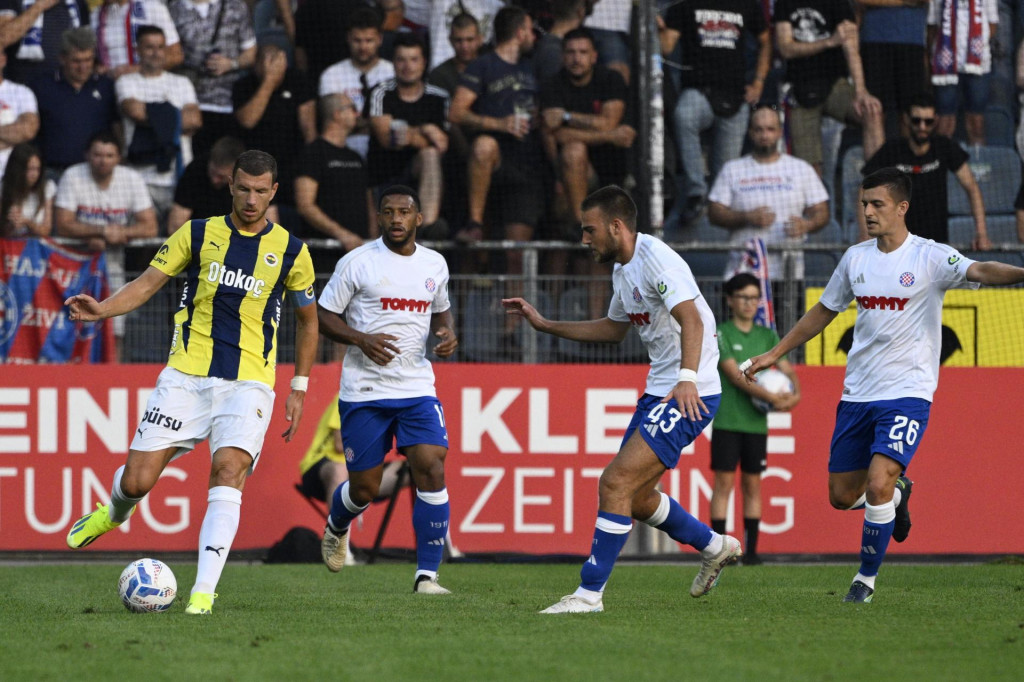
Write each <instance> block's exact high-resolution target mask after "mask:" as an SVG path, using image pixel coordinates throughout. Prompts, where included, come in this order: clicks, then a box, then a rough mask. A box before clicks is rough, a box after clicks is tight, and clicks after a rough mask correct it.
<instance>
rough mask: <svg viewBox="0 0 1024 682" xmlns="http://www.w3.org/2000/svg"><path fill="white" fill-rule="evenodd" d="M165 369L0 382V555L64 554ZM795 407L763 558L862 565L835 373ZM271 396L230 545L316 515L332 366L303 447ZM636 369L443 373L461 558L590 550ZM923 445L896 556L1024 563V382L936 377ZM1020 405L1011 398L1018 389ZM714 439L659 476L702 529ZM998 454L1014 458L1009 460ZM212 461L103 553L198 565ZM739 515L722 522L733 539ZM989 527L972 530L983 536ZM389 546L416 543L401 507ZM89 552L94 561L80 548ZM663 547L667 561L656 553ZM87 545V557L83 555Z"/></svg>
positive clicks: (992, 376)
mask: <svg viewBox="0 0 1024 682" xmlns="http://www.w3.org/2000/svg"><path fill="white" fill-rule="evenodd" d="M160 369H161V366H158V365H132V366H116V365H91V366H90V365H76V366H7V367H5V368H4V370H3V378H2V380H0V551H17V550H32V551H38V550H64V549H66V546H65V544H64V536H65V534H66V532H67V528H68V525H69V524H70V523H71V522H72V521H73V520H74V519H75V518H77V517H78V516H80V515H81V514H83V513H84V512H86V511H88V510H90V509H91V508H93V507H94V506H95V503H96V501H102V502H106V501H107V496H108V494H109V487H110V483H111V479H112V476H113V473H114V470H115V469H116V468H117V467H118V466H120V465H121V464H122V463H123V462H124V459H125V454H126V452H127V448H128V444H129V443H130V442H131V436H132V433H133V432H134V431H135V428H136V427H137V426H138V422H139V419H140V418H141V415H142V413H143V411H144V408H145V403H146V398H147V396H148V394H149V392H150V391H151V390H152V387H153V385H154V383H155V381H156V378H157V375H158V374H159V371H160ZM798 371H799V374H800V380H801V384H802V387H803V393H804V395H803V400H802V401H801V403H800V405H799V407H798V408H797V409H796V410H795V411H794V412H793V413H792V414H777V415H772V416H771V418H770V422H769V424H770V434H769V443H768V450H769V455H768V471H767V472H766V473H765V478H764V485H763V499H764V517H763V530H762V534H761V543H760V549H761V551H762V552H764V553H853V552H855V551H856V549H857V547H856V543H857V539H856V538H857V537H859V536H858V532H859V528H860V526H861V523H862V520H863V514H862V512H839V511H835V510H833V509H832V508H831V507H830V506H829V505H828V495H827V470H826V465H827V460H828V446H829V441H830V438H831V435H832V426H833V422H834V415H835V406H836V401H837V400H838V398H839V395H840V392H841V390H842V377H843V369H842V368H839V367H800V368H798ZM278 372H279V375H280V376H279V377H278V387H279V388H278V401H277V404H276V406H275V418H274V421H273V422H272V426H271V428H270V431H269V433H268V434H267V439H266V442H265V444H264V450H263V454H262V456H261V457H260V460H259V466H258V467H257V469H256V472H255V474H254V475H253V476H252V477H251V478H250V479H249V481H248V483H247V484H246V487H245V492H244V497H243V505H242V520H241V525H240V527H239V532H238V536H237V538H236V540H235V544H234V547H235V548H236V549H256V548H264V547H269V546H270V545H271V544H273V543H274V542H276V541H277V540H279V539H280V538H281V537H282V536H283V535H284V534H285V533H286V532H287V531H288V529H289V528H291V527H293V526H307V527H310V528H314V529H316V530H317V531H318V532H319V531H320V529H321V528H322V525H323V519H322V517H320V516H319V514H318V513H317V511H316V510H315V509H314V508H313V507H312V506H310V504H309V503H308V502H307V501H306V500H305V499H304V498H302V496H301V495H300V494H299V493H298V492H296V490H295V488H294V485H295V483H297V482H298V480H299V471H298V462H299V460H300V459H301V457H302V455H303V454H304V452H305V450H306V448H307V446H308V445H309V441H310V439H311V437H312V435H313V431H314V427H315V426H316V422H317V419H318V418H319V417H320V414H321V413H322V411H323V409H324V408H325V406H326V405H327V404H329V403H330V401H332V400H333V399H334V397H335V393H336V391H337V380H338V370H337V368H334V367H318V368H316V369H315V370H314V372H313V377H312V379H311V382H310V391H309V394H308V395H307V398H306V412H305V414H304V417H303V421H302V425H301V428H300V431H299V434H298V436H297V438H296V439H295V440H294V441H293V442H292V443H288V444H286V443H285V442H284V441H283V439H282V438H281V436H280V434H281V433H282V432H283V431H284V430H285V428H286V422H285V421H284V416H283V407H284V400H285V397H286V395H287V391H288V380H289V379H290V378H291V375H292V368H291V367H287V366H281V367H279V369H278ZM645 372H646V368H645V367H641V366H635V365H633V366H623V365H589V366H588V365H533V366H523V365H460V364H439V365H438V366H437V367H436V373H437V387H438V394H439V396H440V398H441V401H442V402H443V404H444V408H445V418H446V421H447V427H448V433H449V440H450V443H451V450H450V452H449V454H448V460H447V485H448V490H449V494H450V498H451V507H452V536H453V539H454V542H455V544H456V545H457V546H458V547H459V549H460V550H462V551H464V552H469V553H473V552H513V553H528V554H583V553H585V552H586V551H587V548H588V546H589V542H590V539H591V535H592V532H593V522H594V516H595V512H596V510H597V481H598V477H599V476H600V472H601V470H602V468H603V467H604V466H605V465H606V464H607V463H608V461H609V460H610V459H611V457H612V456H613V455H614V453H615V452H616V451H617V450H618V446H619V440H620V438H621V437H622V433H623V429H624V428H625V426H626V424H627V422H628V421H629V417H630V415H631V413H632V410H633V406H634V403H635V401H636V399H637V397H638V391H639V390H642V386H643V379H644V376H645ZM941 372H942V378H941V381H940V388H939V391H938V393H937V396H936V398H937V399H936V403H935V405H934V406H933V409H932V416H931V420H930V422H929V427H928V431H927V433H926V434H925V436H924V441H923V444H922V446H921V448H920V450H919V451H918V453H917V456H916V457H915V459H914V462H913V463H912V465H911V467H910V470H909V475H910V477H911V478H912V479H914V480H915V482H916V484H915V487H914V493H915V494H914V499H913V520H914V531H913V533H912V534H911V536H910V539H909V540H908V541H907V542H906V543H904V544H902V545H893V546H891V547H890V551H892V552H897V553H910V554H990V553H1024V515H1021V514H1019V513H1017V509H1016V507H1017V506H1018V505H1017V501H1019V500H1020V489H1021V486H1022V484H1024V459H1022V458H1020V457H1017V456H1016V452H1015V451H1014V446H1013V445H1012V443H1013V442H1015V441H1016V438H1014V437H1013V435H1014V433H1015V429H1016V425H1017V423H1018V415H1017V412H1018V409H1017V404H1016V401H1015V400H1008V399H1007V393H1006V391H1007V387H1019V386H1021V385H1024V369H989V368H943V369H942V370H941ZM1013 390H1016V388H1014V389H1013ZM712 430H713V425H712V428H711V429H709V430H708V432H706V433H705V434H704V435H703V436H702V437H701V438H699V439H698V440H697V442H696V443H694V444H693V445H692V446H691V447H690V448H689V449H688V450H687V451H685V452H684V454H683V457H682V458H681V459H680V464H679V467H678V469H676V470H675V471H672V472H669V473H667V474H666V475H665V478H664V479H663V489H664V490H665V491H666V492H668V493H669V494H671V495H672V496H673V497H675V498H677V499H678V500H679V501H680V502H681V503H682V505H683V506H684V507H686V508H687V509H689V510H691V511H692V512H693V513H695V514H696V515H698V516H699V517H700V518H701V519H702V520H704V521H707V520H708V501H709V499H710V495H711V481H712V476H711V472H710V470H709V467H708V464H709V457H710V455H709V449H710V448H709V442H710V441H709V438H710V437H711V436H712ZM1008 444H1009V445H1008ZM208 473H209V450H208V449H207V448H206V446H205V445H203V446H201V447H200V448H199V449H197V450H196V451H195V452H193V453H191V454H189V455H186V456H184V457H182V458H180V459H178V460H176V461H175V462H173V463H172V464H171V465H170V466H169V467H168V469H167V470H166V472H165V473H164V479H163V480H161V481H160V483H159V484H158V485H157V487H156V489H155V490H154V491H153V492H152V493H151V494H150V495H149V497H148V498H147V499H146V500H144V502H143V503H142V504H141V505H140V509H139V510H138V513H136V514H135V515H134V516H133V517H132V518H131V520H130V521H129V522H128V523H126V524H124V526H122V528H121V529H118V530H116V531H113V532H112V533H111V534H110V536H108V537H104V538H103V539H102V540H101V541H99V542H97V543H96V544H95V545H93V548H95V549H97V550H107V551H116V550H137V551H149V550H164V551H171V550H173V551H181V550H193V549H194V548H195V543H196V541H197V540H196V538H197V536H198V530H199V525H200V524H201V522H202V518H203V514H204V513H205V510H206V487H207V477H208ZM740 502H741V500H740V499H736V500H735V504H734V505H733V511H732V518H731V520H730V521H731V527H732V528H739V529H740V530H737V531H735V532H738V533H741V532H742V530H741V529H742V519H741V509H742V508H741V507H740V506H739V504H740ZM384 506H385V505H383V504H378V505H373V506H371V508H370V510H369V511H368V512H367V513H366V514H364V518H363V519H362V523H361V526H357V527H356V529H355V531H354V533H353V538H352V541H353V544H355V545H356V546H361V547H366V546H369V545H372V542H373V538H374V535H375V533H376V531H377V528H378V525H379V523H380V520H381V518H382V516H383V511H384ZM979 523H981V524H982V525H983V527H985V528H987V529H989V530H990V532H985V533H978V524H979ZM384 545H385V546H389V547H412V545H413V536H412V529H411V503H410V498H409V497H408V493H407V492H404V493H402V497H401V499H400V500H399V504H398V506H397V508H396V512H395V514H394V517H393V519H392V521H391V523H390V525H389V527H388V529H387V534H386V536H385V540H384ZM91 549H92V548H90V550H91ZM655 549H656V550H657V551H674V550H675V548H674V546H671V547H670V546H667V545H662V546H657V547H655ZM90 550H85V551H90Z"/></svg>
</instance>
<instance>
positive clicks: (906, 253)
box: [819, 234, 979, 402]
mask: <svg viewBox="0 0 1024 682" xmlns="http://www.w3.org/2000/svg"><path fill="white" fill-rule="evenodd" d="M876 243H877V242H876V240H874V239H872V240H869V241H866V242H861V243H860V244H857V245H855V246H852V247H850V248H849V249H847V251H846V253H845V254H843V257H842V259H841V260H840V261H839V265H838V266H837V267H836V270H835V272H834V273H833V274H832V278H831V279H830V280H829V282H828V286H826V287H825V291H824V293H823V294H822V295H821V299H820V301H819V302H820V303H821V304H822V305H823V306H825V307H826V308H828V309H829V310H833V311H836V312H842V311H844V310H846V308H847V306H848V305H849V304H850V302H851V301H854V300H856V301H857V322H856V324H855V325H854V328H853V346H852V347H851V348H850V353H849V356H848V358H847V361H846V379H845V382H844V385H843V397H842V399H843V400H846V401H849V402H871V401H876V400H893V399H896V398H923V399H924V400H931V399H932V395H933V394H934V393H935V387H936V386H937V385H938V381H939V351H940V349H941V347H942V299H943V297H944V296H945V294H946V291H947V290H949V289H977V288H978V286H979V285H978V284H977V283H975V282H969V281H968V280H967V268H968V267H969V266H970V265H971V263H973V262H974V261H972V260H971V259H969V258H965V257H964V256H962V255H961V254H959V253H958V252H957V251H956V249H954V248H952V247H950V246H946V245H945V244H938V243H936V242H933V241H932V240H930V239H924V238H922V237H918V236H917V235H913V234H911V235H909V236H908V237H907V239H906V241H904V242H903V244H902V245H900V247H899V248H897V249H896V250H895V251H892V252H890V253H882V252H881V251H879V250H878V247H877V246H876Z"/></svg>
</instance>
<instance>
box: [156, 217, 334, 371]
mask: <svg viewBox="0 0 1024 682" xmlns="http://www.w3.org/2000/svg"><path fill="white" fill-rule="evenodd" d="M149 264H150V265H151V266H152V267H154V268H156V269H157V270H159V271H160V272H162V273H164V274H165V275H168V276H170V277H174V276H175V275H177V274H178V273H179V272H184V273H185V287H184V291H183V292H182V295H181V303H180V307H179V308H178V312H177V313H176V314H175V315H174V336H173V337H172V338H171V351H170V357H169V358H168V360H167V365H168V366H169V367H173V368H175V369H177V370H179V371H181V372H184V373H185V374H191V375H193V376H208V377H221V378H222V379H231V380H238V381H258V382H260V383H263V384H266V385H267V386H269V387H271V388H273V387H274V378H275V377H274V374H275V367H276V365H277V327H278V324H280V321H281V306H282V302H283V300H284V293H285V291H292V292H296V293H295V301H296V303H297V305H299V306H305V305H309V304H311V303H313V302H314V301H316V297H315V295H314V293H313V281H314V279H315V275H314V272H313V261H312V259H311V258H310V256H309V249H308V248H306V245H305V244H303V243H302V242H301V241H300V240H298V239H297V238H295V237H293V236H292V235H290V234H289V233H288V231H287V230H285V229H284V228H283V227H281V226H280V225H278V224H276V223H271V222H268V223H267V226H266V227H265V228H264V229H263V230H262V231H260V232H259V233H256V234H249V233H246V232H241V231H239V230H238V228H236V227H235V226H234V224H233V223H232V222H231V217H230V216H219V217H216V218H208V219H203V220H190V221H189V222H187V223H185V224H184V225H182V226H181V228H180V229H178V230H177V231H176V232H175V233H174V234H172V235H171V236H170V237H169V238H168V239H167V241H166V242H164V244H163V246H161V247H160V249H159V250H158V251H157V253H156V255H155V256H153V260H152V261H150V263H149Z"/></svg>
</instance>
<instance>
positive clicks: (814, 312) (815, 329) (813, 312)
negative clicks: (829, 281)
mask: <svg viewBox="0 0 1024 682" xmlns="http://www.w3.org/2000/svg"><path fill="white" fill-rule="evenodd" d="M838 314H839V313H837V312H836V311H834V310H829V309H828V308H826V307H825V306H823V305H822V304H820V303H815V304H814V307H813V308H811V309H810V310H808V311H807V312H806V313H805V314H804V316H803V317H801V318H800V321H799V322H797V323H796V325H794V327H793V328H792V329H791V330H790V331H789V333H788V334H786V335H785V336H783V337H782V340H781V341H779V342H778V343H777V344H775V347H774V348H772V349H771V350H770V351H768V352H767V353H762V354H761V355H755V356H754V357H752V358H750V359H749V360H747V361H746V362H744V363H742V364H741V365H740V367H739V369H740V371H741V372H743V375H744V376H745V377H746V379H747V381H754V375H756V374H757V373H758V372H760V371H761V370H765V369H768V368H769V367H771V366H772V365H775V364H776V363H778V362H779V358H781V357H783V356H784V355H786V354H787V353H789V352H790V351H791V350H793V349H794V348H797V347H798V346H802V345H804V344H805V343H807V342H808V341H810V340H811V339H813V338H814V337H815V336H817V335H818V334H820V333H821V332H822V331H823V330H824V329H825V327H827V326H828V325H829V324H830V323H831V322H832V320H834V319H836V315H838Z"/></svg>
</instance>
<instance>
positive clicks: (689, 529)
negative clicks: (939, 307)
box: [502, 186, 742, 613]
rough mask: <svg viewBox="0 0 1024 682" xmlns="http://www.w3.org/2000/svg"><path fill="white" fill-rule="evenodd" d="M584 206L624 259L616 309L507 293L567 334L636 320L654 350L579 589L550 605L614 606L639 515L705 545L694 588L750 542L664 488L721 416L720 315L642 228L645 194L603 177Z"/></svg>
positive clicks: (594, 247)
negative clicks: (640, 199)
mask: <svg viewBox="0 0 1024 682" xmlns="http://www.w3.org/2000/svg"><path fill="white" fill-rule="evenodd" d="M582 208H583V225H582V229H583V244H584V245H586V246H589V247H590V250H591V252H592V253H593V256H594V260H596V261H597V262H599V263H608V262H612V261H614V262H615V270H614V271H613V273H612V285H613V290H614V291H613V294H612V302H611V306H610V307H609V310H608V316H607V317H604V318H601V319H599V320H587V321H583V322H560V321H554V320H548V319H546V318H544V317H543V316H542V315H541V314H540V313H538V312H537V310H536V309H535V308H534V307H533V306H531V305H530V304H529V303H527V302H526V301H524V300H523V299H521V298H510V299H505V300H503V301H502V305H504V306H505V309H506V311H507V312H508V313H509V314H511V315H520V316H522V317H524V318H525V319H526V321H527V322H529V323H530V324H531V325H532V326H533V328H534V329H536V330H538V331H542V332H545V333H548V334H554V335H555V336H560V337H562V338H564V339H572V340H574V341H590V342H615V343H618V342H620V341H622V339H623V338H625V336H626V333H627V332H628V331H629V328H630V326H635V327H636V328H637V331H638V332H639V334H640V339H641V340H642V341H643V342H644V345H645V346H646V347H647V352H648V354H649V355H650V358H651V371H650V373H648V375H647V387H646V389H645V391H644V394H643V396H641V398H640V400H639V401H638V402H637V405H636V411H635V412H634V413H633V419H632V420H631V421H630V422H629V426H627V427H626V434H625V436H624V437H623V439H622V445H621V446H620V448H619V452H618V454H617V455H616V456H615V459H613V460H612V461H611V463H610V464H609V465H608V466H607V467H606V468H605V470H604V472H603V473H602V474H601V481H600V484H599V488H598V491H599V492H598V498H599V500H598V501H599V510H598V513H597V523H596V528H595V529H594V541H593V544H592V545H591V549H590V557H589V558H588V559H587V561H586V562H585V563H584V564H583V568H582V569H581V570H580V586H579V587H578V588H577V589H576V591H575V592H574V593H573V594H570V595H566V596H565V597H563V598H562V600H561V601H559V602H558V603H556V604H554V605H552V606H550V607H549V608H547V609H544V610H543V611H541V613H594V612H597V611H603V610H604V602H603V593H604V587H605V583H607V582H608V578H609V576H611V573H612V568H613V567H614V566H615V560H616V558H618V555H619V552H620V551H621V550H622V546H623V545H624V544H626V538H627V537H628V536H629V531H630V530H631V529H632V526H633V519H638V520H640V521H643V522H644V523H646V524H648V525H649V526H652V527H654V528H657V529H659V530H661V531H664V532H665V533H666V534H668V536H669V537H671V538H672V539H673V540H675V541H676V542H680V543H682V544H686V545H690V546H691V547H693V548H694V549H696V550H697V551H699V552H700V553H701V568H700V571H699V572H698V573H697V577H696V578H695V579H694V581H693V584H692V585H691V586H690V595H691V596H694V597H700V596H703V595H705V594H707V593H708V592H709V591H710V590H711V588H713V587H714V586H715V584H716V583H717V582H718V577H719V574H720V573H721V570H722V568H723V567H724V566H726V565H728V564H730V563H733V562H735V561H736V559H738V558H739V557H740V555H741V554H742V551H741V550H740V543H739V541H738V540H736V539H735V538H732V537H729V536H727V535H719V534H718V533H716V532H714V531H713V530H711V528H709V527H708V526H707V525H705V524H704V523H702V522H701V521H699V520H698V519H696V518H694V517H693V516H691V515H690V514H689V513H688V512H687V511H686V510H685V509H683V507H682V506H681V505H680V504H679V503H678V502H677V501H676V500H674V499H672V498H671V497H669V496H668V495H666V494H665V493H663V492H660V491H659V490H658V489H657V485H658V481H660V480H661V477H662V476H663V475H664V474H665V471H667V470H668V469H673V468H675V466H676V465H677V464H678V463H679V455H680V453H681V452H682V449H683V448H685V447H686V446H687V445H689V444H690V443H692V442H693V441H694V439H696V438H697V436H698V435H700V433H701V431H703V430H704V428H705V427H706V426H707V425H708V424H709V423H710V422H711V420H712V419H713V418H714V416H715V411H716V410H717V409H718V401H719V398H720V397H721V393H722V384H721V382H720V380H719V378H718V369H717V368H718V342H717V341H716V340H715V316H714V314H713V313H712V312H711V309H710V308H709V307H708V304H707V302H706V301H705V300H704V297H703V296H701V293H700V289H698V288H697V282H696V281H695V280H694V279H693V273H691V272H690V267H689V266H688V265H687V264H686V262H685V261H684V260H683V259H682V258H680V257H679V254H677V253H676V252H675V251H673V250H672V249H670V248H669V247H668V246H666V245H665V244H664V243H663V242H661V241H660V240H658V239H655V238H654V237H649V236H647V235H645V234H637V232H636V204H634V203H633V200H632V199H631V198H630V196H629V194H627V193H626V192H625V191H624V190H622V189H620V188H618V187H615V186H608V187H603V188H601V189H599V190H597V191H596V192H594V193H593V194H591V195H590V196H589V197H587V198H586V199H585V200H584V202H583V205H582Z"/></svg>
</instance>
